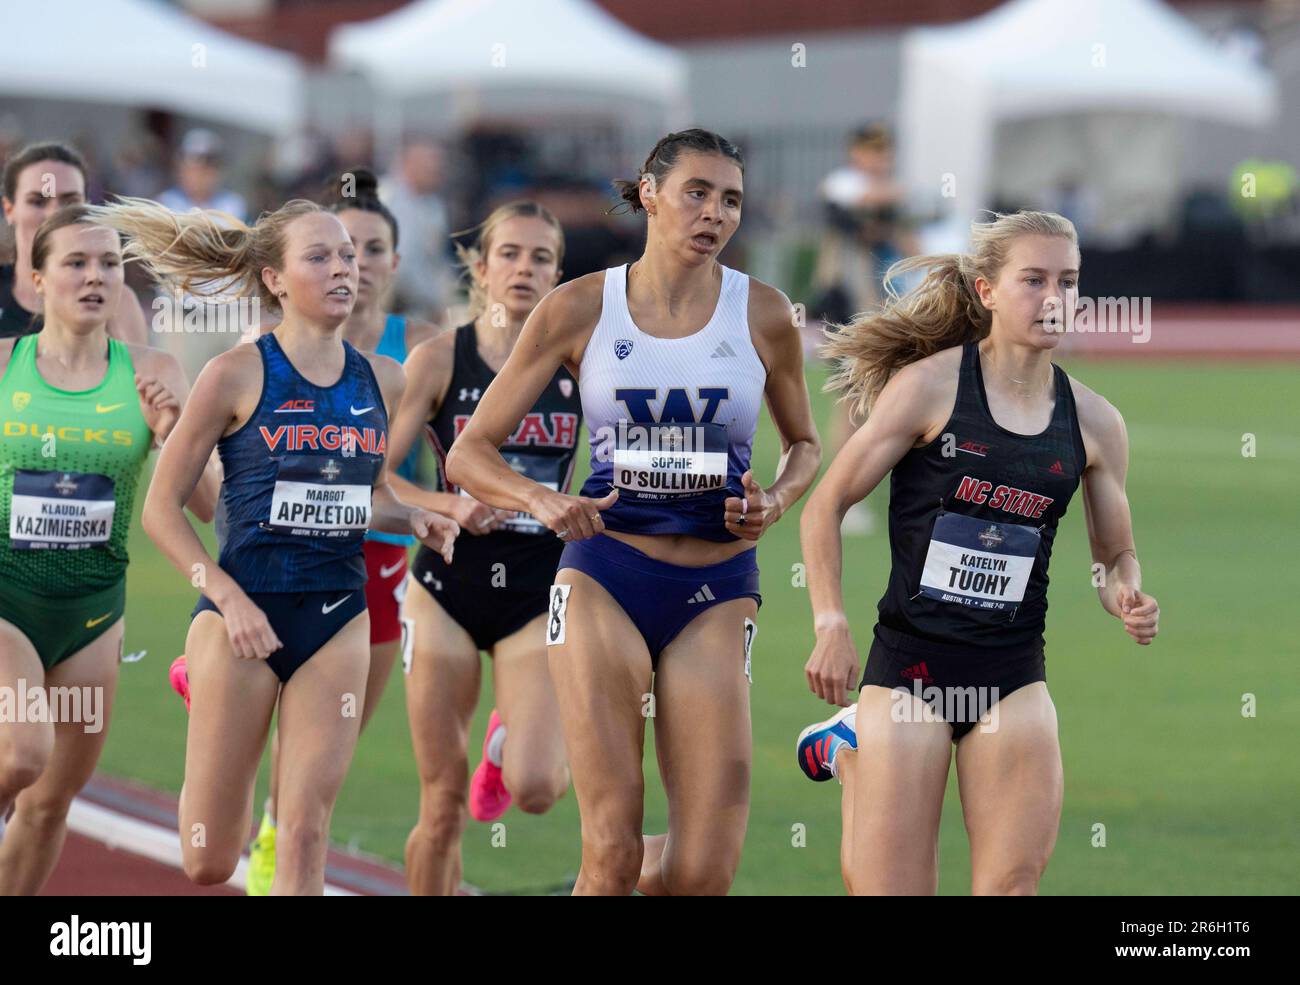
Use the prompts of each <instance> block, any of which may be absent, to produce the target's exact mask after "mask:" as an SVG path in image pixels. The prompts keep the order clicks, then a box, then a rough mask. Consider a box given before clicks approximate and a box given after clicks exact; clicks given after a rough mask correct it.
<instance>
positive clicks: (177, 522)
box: [141, 346, 281, 660]
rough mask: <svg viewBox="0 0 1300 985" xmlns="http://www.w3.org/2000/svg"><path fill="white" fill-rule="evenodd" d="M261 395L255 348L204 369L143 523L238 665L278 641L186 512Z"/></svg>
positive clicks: (161, 464)
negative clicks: (193, 589)
mask: <svg viewBox="0 0 1300 985" xmlns="http://www.w3.org/2000/svg"><path fill="white" fill-rule="evenodd" d="M261 389H262V366H261V355H260V353H258V352H257V351H256V350H255V349H254V348H253V347H252V346H236V347H235V348H234V349H231V350H230V351H229V352H223V353H222V354H221V355H219V356H217V357H216V358H214V359H212V360H211V361H210V362H209V363H208V364H207V365H206V366H205V367H204V368H203V371H202V372H201V373H199V378H198V379H197V380H196V381H195V383H194V392H193V393H191V394H190V399H189V401H188V402H187V403H186V405H185V409H184V410H183V411H182V412H181V415H180V419H179V420H177V421H176V426H175V427H174V428H172V431H171V434H170V435H168V440H167V441H166V442H165V443H164V444H163V447H162V451H161V452H160V453H159V455H158V463H157V465H156V466H155V467H154V473H153V481H151V482H150V483H149V491H148V493H147V494H146V495H145V500H144V512H143V514H142V515H141V522H142V524H143V526H144V530H145V533H147V534H148V535H149V538H150V539H151V540H152V541H153V542H154V543H155V544H156V545H157V546H158V549H159V550H160V551H162V552H163V554H165V555H166V556H167V559H168V560H169V561H171V563H172V564H173V565H175V566H176V568H177V570H179V571H180V572H181V574H182V575H183V576H184V577H185V578H186V579H187V580H189V581H190V582H191V583H193V584H195V585H196V586H197V587H199V588H202V590H203V594H204V595H206V596H207V597H208V598H209V599H211V600H212V601H213V603H215V604H216V606H217V608H218V609H219V610H220V612H221V616H222V618H223V619H224V620H225V624H226V633H227V635H228V636H229V637H230V646H231V649H232V650H233V651H234V654H235V656H236V657H239V658H240V659H243V660H247V659H252V658H255V659H259V660H265V659H266V658H267V657H268V656H270V655H271V653H272V652H274V651H275V650H278V649H279V648H280V646H281V643H280V640H279V638H278V637H277V636H276V635H275V631H274V630H272V629H271V624H270V623H269V622H268V621H267V618H266V614H265V613H264V612H262V610H261V609H259V608H258V607H257V606H256V605H255V604H254V603H253V601H252V600H251V599H250V598H249V597H248V596H247V595H246V594H245V593H244V590H243V589H241V588H240V587H239V585H238V584H237V583H236V582H235V579H233V578H231V577H230V575H228V574H226V572H225V571H223V570H222V569H221V567H220V566H219V565H218V564H217V563H216V561H214V560H213V559H212V556H211V555H210V554H209V553H208V552H207V549H206V548H205V547H204V546H203V542H202V541H201V540H199V537H198V534H196V533H195V532H194V528H193V527H192V526H191V525H190V521H189V520H187V519H186V518H185V512H184V509H183V507H184V504H185V503H186V502H187V501H188V500H189V499H190V497H191V496H192V495H193V494H194V489H195V486H197V485H198V482H199V478H200V476H202V475H203V472H204V469H206V468H207V465H208V460H209V459H210V458H211V457H212V449H213V448H215V447H216V445H217V441H218V440H220V438H221V436H222V435H223V434H226V433H227V432H233V431H234V430H235V428H236V427H237V426H239V425H242V424H243V423H244V422H245V421H246V420H247V419H248V417H249V415H251V414H252V413H253V411H254V410H255V409H256V406H257V399H258V396H259V395H260V394H261Z"/></svg>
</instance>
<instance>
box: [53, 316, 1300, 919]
mask: <svg viewBox="0 0 1300 985" xmlns="http://www.w3.org/2000/svg"><path fill="white" fill-rule="evenodd" d="M1111 326H1114V327H1115V328H1116V329H1117V330H1115V331H1108V332H1094V333H1081V332H1080V333H1073V334H1070V335H1069V336H1067V337H1066V338H1065V339H1064V345H1063V346H1062V351H1063V353H1066V354H1069V355H1071V356H1077V357H1082V358H1099V359H1148V358H1157V359H1159V358H1166V359H1168V358H1173V359H1179V358H1195V359H1211V360H1221V361H1232V362H1237V361H1242V360H1276V359H1300V308H1293V307H1254V308H1241V307H1224V308H1206V307H1195V308H1192V307H1179V306H1174V305H1164V304H1160V305H1156V306H1155V307H1154V310H1153V311H1152V313H1151V321H1150V324H1149V329H1150V331H1149V336H1150V337H1149V340H1148V341H1147V342H1145V343H1138V342H1136V341H1135V335H1134V333H1133V332H1130V331H1125V330H1124V328H1125V323H1124V321H1123V320H1122V319H1120V320H1114V319H1112V320H1111V321H1110V322H1109V323H1107V327H1111ZM814 334H815V333H812V332H809V333H807V335H806V338H808V337H810V336H814ZM253 834H254V832H252V831H251V830H250V831H249V839H250V840H251V839H252V836H253ZM179 859H180V842H179V837H178V835H177V832H176V801H175V799H174V798H171V797H168V796H166V795H164V794H160V793H158V792H157V791H153V790H148V789H146V788H144V787H140V786H138V785H135V784H131V783H127V782H124V781H121V780H115V779H110V778H107V777H104V776H100V775H96V777H95V778H94V779H93V780H92V781H91V782H90V784H88V785H87V787H86V789H85V790H84V791H83V792H82V795H81V796H80V797H78V798H77V803H76V804H75V805H74V807H73V812H72V816H71V817H70V821H69V832H68V840H67V843H66V844H65V845H64V848H63V855H62V857H61V858H60V860H59V864H58V867H57V868H56V869H55V870H54V874H53V876H51V877H50V881H49V883H48V884H47V885H46V887H45V890H44V892H43V894H42V895H46V896H135V895H148V896H240V895H243V873H244V866H245V861H246V859H245V861H241V863H240V866H239V870H238V871H237V872H236V873H235V876H234V877H233V878H232V879H231V882H230V883H229V884H227V885H224V886H212V887H202V886H196V885H194V884H193V883H191V882H190V881H189V879H187V878H186V877H185V875H184V873H182V872H181V871H180V867H179ZM325 879H326V892H327V893H329V894H335V895H349V894H356V895H363V896H400V895H405V893H406V886H405V882H404V880H403V878H402V874H401V871H400V870H399V869H397V868H395V867H393V866H391V865H387V864H385V863H383V862H380V861H378V860H375V859H366V858H357V857H354V856H350V855H346V854H344V853H342V852H338V851H334V850H331V852H330V855H329V861H328V863H327V867H326V876H325Z"/></svg>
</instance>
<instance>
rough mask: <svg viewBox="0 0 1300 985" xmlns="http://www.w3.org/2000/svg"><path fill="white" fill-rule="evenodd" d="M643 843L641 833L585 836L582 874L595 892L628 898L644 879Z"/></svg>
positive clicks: (629, 832) (628, 832)
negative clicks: (642, 873)
mask: <svg viewBox="0 0 1300 985" xmlns="http://www.w3.org/2000/svg"><path fill="white" fill-rule="evenodd" d="M643 849H644V843H643V842H642V840H641V832H640V831H636V830H634V829H629V830H628V831H625V832H619V833H615V832H603V833H599V834H594V835H593V834H590V833H585V832H584V834H583V837H582V875H583V878H584V879H585V880H586V881H587V882H589V883H590V884H591V885H592V887H593V888H594V889H596V891H598V892H600V893H602V894H604V895H609V896H628V895H631V893H632V890H634V889H635V888H636V884H637V880H638V879H640V877H641V856H642V852H643Z"/></svg>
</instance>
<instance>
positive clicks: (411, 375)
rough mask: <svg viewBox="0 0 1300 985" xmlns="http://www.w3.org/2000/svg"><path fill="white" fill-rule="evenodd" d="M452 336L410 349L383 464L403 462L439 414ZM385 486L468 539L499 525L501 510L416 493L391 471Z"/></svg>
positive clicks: (465, 498) (451, 356)
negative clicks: (441, 517)
mask: <svg viewBox="0 0 1300 985" xmlns="http://www.w3.org/2000/svg"><path fill="white" fill-rule="evenodd" d="M455 346H456V333H455V332H446V333H444V334H442V335H439V336H437V337H436V338H431V339H429V340H428V341H426V342H421V343H420V344H419V345H417V346H416V347H415V348H414V349H412V350H411V352H410V355H408V356H407V357H406V362H405V363H404V364H403V365H404V367H405V369H406V393H405V395H404V396H403V397H402V406H401V409H400V410H398V412H397V417H396V419H395V420H393V421H392V423H391V424H390V426H389V429H388V460H389V461H390V462H404V461H406V456H407V455H408V454H410V451H411V447H412V446H413V445H414V444H415V443H416V442H417V441H418V440H419V438H420V435H421V434H422V433H423V431H424V425H425V422H426V421H428V420H429V419H430V418H432V417H433V415H434V414H436V413H438V408H439V407H441V406H442V401H443V399H444V398H445V397H446V394H447V387H448V386H450V385H451V376H452V370H453V362H454V361H455V351H456V350H455ZM388 482H389V485H391V486H392V487H393V491H394V492H396V493H397V495H398V496H399V497H401V499H402V501H403V502H406V503H411V504H413V505H415V506H420V507H423V508H424V509H426V510H433V511H435V512H437V513H442V514H443V515H444V516H449V517H451V518H452V519H453V520H455V521H456V522H457V523H458V524H460V528H461V529H462V530H465V531H468V532H469V533H471V534H482V533H487V532H488V531H489V530H491V529H493V528H494V527H495V526H497V525H498V523H497V521H498V519H499V517H500V516H505V515H507V514H505V513H504V512H503V511H500V510H494V509H493V508H492V507H490V506H488V505H486V504H485V503H480V502H478V501H477V500H475V499H472V498H470V497H469V496H457V495H456V494H455V493H445V492H433V491H431V490H428V489H421V488H420V487H419V486H417V485H416V484H415V483H414V482H411V481H410V480H409V479H406V478H405V477H403V476H401V475H399V474H398V473H397V472H396V471H395V470H393V471H390V472H389V473H388Z"/></svg>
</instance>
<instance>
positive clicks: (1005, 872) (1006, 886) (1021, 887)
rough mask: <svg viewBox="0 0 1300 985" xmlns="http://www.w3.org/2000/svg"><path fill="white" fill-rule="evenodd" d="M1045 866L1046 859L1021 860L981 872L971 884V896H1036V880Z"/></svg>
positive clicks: (1039, 877)
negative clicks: (973, 883)
mask: <svg viewBox="0 0 1300 985" xmlns="http://www.w3.org/2000/svg"><path fill="white" fill-rule="evenodd" d="M1046 868H1047V860H1046V859H1043V860H1042V861H1041V863H1040V862H1039V861H1038V860H1034V861H1028V862H1022V863H1018V864H1014V865H1007V866H1004V867H999V868H997V869H995V870H993V871H992V872H988V873H985V874H983V875H982V876H981V877H980V878H979V879H978V880H977V882H976V884H975V885H973V886H971V895H973V896H1036V895H1037V894H1038V880H1039V879H1041V878H1042V876H1043V871H1044V870H1045V869H1046Z"/></svg>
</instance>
